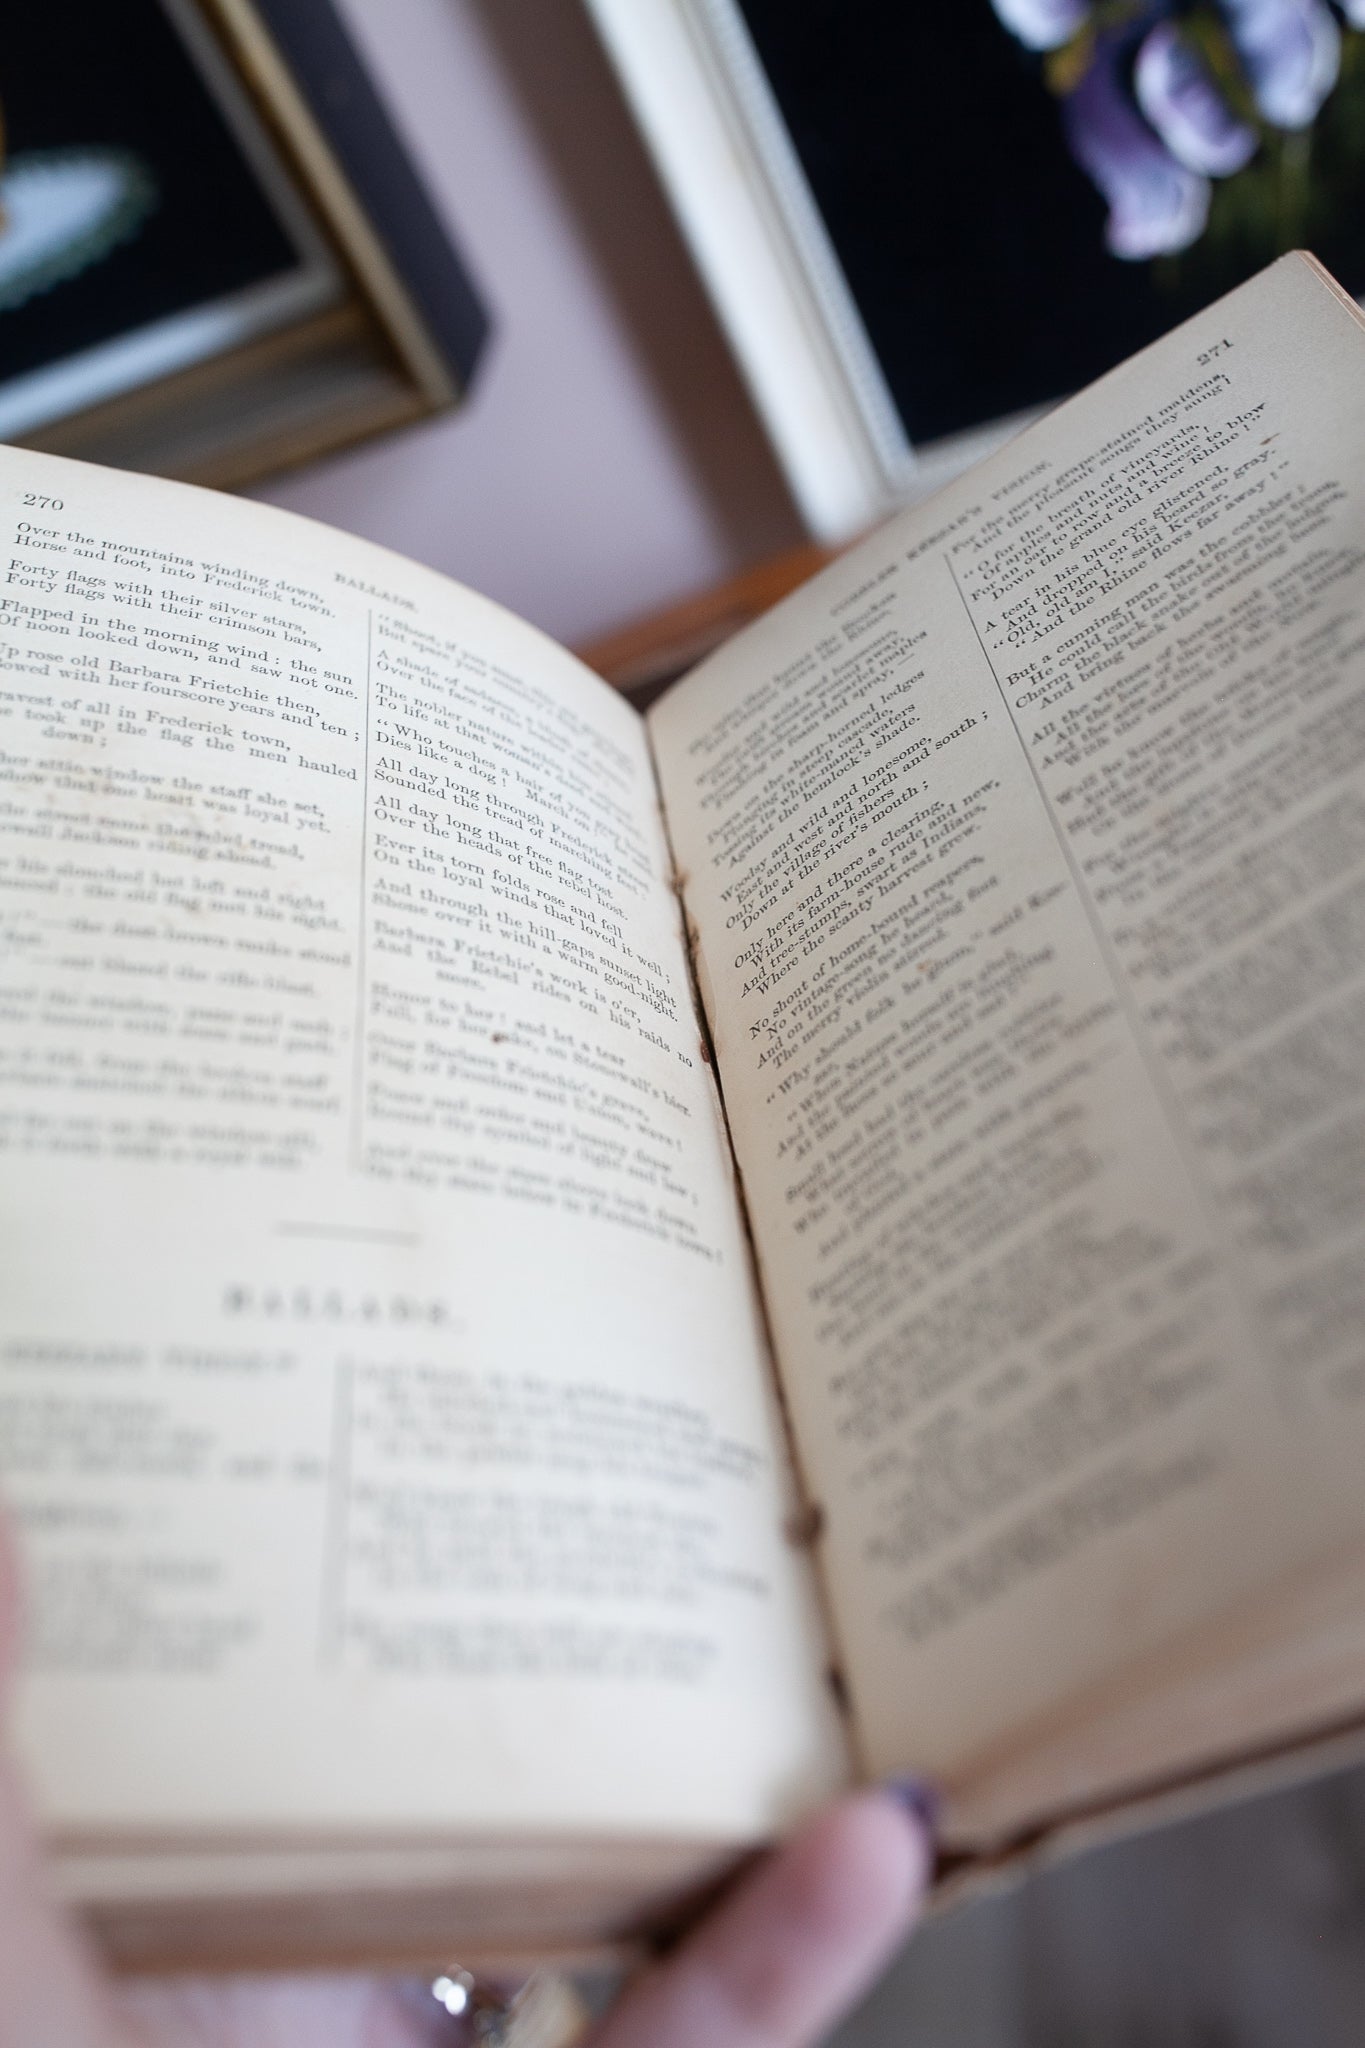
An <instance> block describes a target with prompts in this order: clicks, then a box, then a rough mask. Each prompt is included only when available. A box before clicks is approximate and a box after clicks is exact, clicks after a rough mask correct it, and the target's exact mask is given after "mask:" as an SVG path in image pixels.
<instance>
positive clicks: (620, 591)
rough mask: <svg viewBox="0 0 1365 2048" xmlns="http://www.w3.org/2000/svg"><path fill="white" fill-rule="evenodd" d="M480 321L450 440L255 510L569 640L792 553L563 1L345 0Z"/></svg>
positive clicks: (664, 217) (696, 310) (707, 333)
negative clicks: (478, 306) (770, 556)
mask: <svg viewBox="0 0 1365 2048" xmlns="http://www.w3.org/2000/svg"><path fill="white" fill-rule="evenodd" d="M342 5H343V12H344V13H345V15H346V17H347V19H348V21H349V23H350V25H351V28H352V30H353V32H354V34H355V35H356V38H357V40H358V41H359V42H360V44H361V46H362V49H363V51H364V53H365V55H366V57H367V59H368V60H369V62H370V65H371V69H372V73H373V76H374V78H375V81H376V84H377V85H378V87H379V89H380V91H381V92H382V93H383V94H384V96H385V99H386V100H387V102H388V104H389V107H390V110H391V112H392V114H393V116H394V118H395V120H396V122H397V123H398V125H399V127H400V129H401V130H402V132H403V134H404V136H405V137H406V139H407V142H408V144H409V146H410V148H411V149H412V151H413V154H414V156H415V158H416V160H417V162H418V164H419V167H420V168H421V170H422V171H423V174H424V176H425V177H426V179H427V182H428V184H429V187H430V190H431V193H432V196H433V199H434V200H435V202H436V204H437V205H438V207H440V208H441V209H442V210H443V211H444V212H445V213H446V214H447V216H448V218H449V220H450V222H451V224H452V226H453V227H454V228H455V230H456V231H457V233H458V237H459V241H460V245H461V247H462V248H463V249H464V251H465V254H466V256H467V258H468V260H469V263H470V265H471V268H472V269H473V271H474V273H475V276H476V277H477V279H478V282H479V285H480V288H481V290H482V292H483V294H484V296H485V299H486V301H487V303H488V305H489V306H490V308H491V310H492V313H493V318H494V321H495V323H496V332H495V334H494V336H493V338H492V341H491V343H490V344H489V346H488V349H487V353H486V355H485V358H484V362H483V366H482V369H481V372H480V374H479V377H478V379H477V383H476V387H475V390H474V393H473V396H472V397H471V399H470V400H469V402H468V404H467V405H466V406H465V407H464V408H463V410H462V411H461V412H459V413H457V414H454V415H452V416H451V417H450V418H448V419H444V420H438V421H435V422H433V423H431V424H429V425H425V426H422V427H418V428H414V429H411V430H409V431H407V432H405V433H403V434H400V435H396V436H391V437H389V438H388V439H386V440H384V441H380V442H376V443H373V444H371V445H370V446H369V447H367V448H364V449H361V450H358V451H356V452H353V453H351V454H347V455H344V456H341V457H335V458H332V459H331V460H329V461H327V462H325V463H321V464H317V465H314V466H313V467H311V468H309V469H306V470H300V471H297V472H294V473H292V474H290V475H288V476H285V477H282V478H279V479H278V480H276V481H274V482H272V483H270V484H268V485H266V486H264V487H262V488H261V490H260V491H259V492H258V495H259V496H261V497H264V498H268V499H270V500H271V501H272V502H274V503H275V504H279V505H287V506H289V507H291V508H292V509H294V510H296V511H300V512H307V513H309V514H311V515H312V516H314V517H315V518H319V519H325V520H329V521H330V522H331V523H332V524H334V525H337V526H343V527H347V528H350V529H351V530H352V531H353V532H356V533H360V534H364V535H365V536H367V537H368V538H369V539H372V540H377V541H381V542H383V543H384V544H385V545H386V546H389V547H393V548H396V549H398V550H399V551H400V552H401V553H403V554H407V555H412V556H415V557H417V558H418V559H420V560H422V561H425V562H429V563H431V564H432V565H433V566H434V567H436V568H438V569H443V570H445V571H447V572H448V573H449V574H450V575H452V576H456V577H458V578H460V579H461V580H462V581H464V582H467V583H471V584H473V585H474V586H475V587H476V588H478V589H480V590H483V591H485V592H487V593H488V594H489V595H490V596H493V597H496V598H498V599H500V600H501V601H502V602H503V603H505V604H508V605H510V606H511V607H512V608H513V609H514V610H516V611H519V612H521V613H523V614H524V615H525V616H526V617H528V618H531V619H533V620H534V621H535V622H536V623H537V624H538V625H541V626H543V627H545V628H546V629H547V630H548V631H549V632H551V633H554V634H555V635H556V636H557V637H559V638H560V639H564V640H575V639H582V638H585V637H588V636H590V635H592V634H595V633H598V632H601V631H603V630H606V629H607V628H609V627H611V626H614V625H616V624H618V623H620V622H621V621H622V620H624V619H627V618H630V617H632V616H634V615H635V614H637V613H639V612H642V611H647V610H650V609H652V608H653V607H655V606H657V605H660V604H664V603H667V602H668V601H669V600H671V599H673V598H676V597H680V596H683V595H686V594H687V593H689V592H691V591H693V590H696V589H699V588H701V587H703V586H704V585H706V584H708V583H711V582H714V581H716V580H717V579H719V578H721V577H723V576H726V575H729V574H732V573H734V571H735V570H737V569H739V568H741V567H743V566H744V565H745V564H746V563H747V562H749V561H751V560H754V559H756V558H757V557H759V556H760V555H762V554H765V553H769V552H772V551H773V550H775V549H777V548H779V547H782V546H787V545H790V544H791V543H792V542H794V541H795V540H797V539H799V538H800V528H799V523H798V521H797V517H796V514H795V512H794V511H793V509H792V507H791V504H790V501H789V499H788V498H787V495H786V492H785V489H784V486H783V484H782V482H781V480H780V478H779V476H778V473H777V469H776V466H775V464H774V462H773V459H772V456H771V455H770V453H769V452H768V449H767V446H766V444H765V442H764V440H763V437H762V433H761V430H760V428H759V426H758V424H757V422H756V420H755V418H754V415H753V412H752V410H751V408H750V405H749V402H748V399H747V397H746V395H745V393H744V391H743V389H742V387H741V385H740V381H739V378H738V376H737V374H736V372H735V370H734V368H733V365H732V363H731V360H730V358H729V355H728V354H727V352H726V349H725V345H724V343H723V341H722V340H721V338H720V335H719V333H718V331H717V328H716V326H715V323H714V321H713V319H712V317H711V314H710V310H709V308H708V306H707V304H706V302H705V299H704V297H703V295H702V292H701V288H700V286H699V285H698V284H697V282H696V280H695V278H694V277H693V275H692V272H691V270H690V268H689V265H688V261H687V257H686V255H685V253H684V251H683V248H682V245H681V242H680V241H679V239H678V235H677V232H676V230H675V228H674V227H673V224H672V221H671V218H670V217H669V214H668V212H667V208H666V206H665V203H664V200H663V198H662V196H661V194H660V192H659V190H658V187H657V185H656V183H655V181H654V178H653V175H652V173H651V171H650V168H649V165H648V161H647V159H646V157H645V155H644V152H643V150H642V148H641V145H640V143H639V141H638V140H637V138H636V135H635V132H634V130H633V128H632V126H631V123H630V117H629V115H628V113H627V112H626V110H625V108H624V106H623V104H622V102H621V100H620V98H619V96H618V94H617V91H616V88H615V83H614V80H613V77H612V74H611V73H610V71H609V69H608V67H607V64H606V61H605V59H604V57H603V56H602V54H601V51H600V49H599V47H598V45H597V42H596V40H595V37H594V35H593V32H592V29H591V27H590V26H589V24H588V22H587V20H586V18H585V16H584V15H583V13H582V11H581V9H580V7H579V5H578V0H342Z"/></svg>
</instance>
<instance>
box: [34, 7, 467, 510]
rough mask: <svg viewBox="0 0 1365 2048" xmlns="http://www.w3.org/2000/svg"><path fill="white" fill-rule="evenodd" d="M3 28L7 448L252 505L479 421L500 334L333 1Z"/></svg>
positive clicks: (77, 14)
mask: <svg viewBox="0 0 1365 2048" xmlns="http://www.w3.org/2000/svg"><path fill="white" fill-rule="evenodd" d="M6 17H7V18H6V19H5V20H4V21H3V23H0V118H3V122H4V149H5V156H4V160H3V164H0V209H3V217H2V218H0V440H8V441H14V442H19V443H21V444H23V445H25V446H29V447H36V448H42V449H46V450H48V451H50V452H53V453H56V454H64V455H75V456H80V457H84V458H86V459H89V460H94V461H100V462H106V463H110V464H112V465H114V466H116V467H123V468H132V469H142V470H151V471H155V472H157V473H160V474H163V475H168V476H177V477H182V478H188V479H190V480H192V481H195V482H200V483H208V484H214V485H219V486H227V487H231V486H236V485H241V484H246V483H249V482H251V481H252V480H253V479H255V478H258V477H260V476H263V475H265V474H268V473H270V472H272V471H275V470H278V469H281V468H284V467H287V466H289V465H291V464H293V463H296V462H300V461H304V460H307V459H310V458H312V457H314V456H317V455H321V454H324V453H326V452H328V451H330V450H332V449H335V448H338V447H341V446H344V445H347V444H349V443H352V442H355V441H357V440H360V439H363V438H365V437H367V436H368V435H371V434H375V433H379V432H382V431H385V430H388V429H391V428H394V427H397V426H401V425H403V424H406V423H408V422H411V421H414V420H418V419H421V418H423V417H426V416H428V415H430V414H433V413H436V412H439V411H442V410H444V409H446V408H448V407H450V406H453V405H455V404H457V403H458V402H459V401H460V399H461V398H462V396H463V395H464V393H465V391H466V389H467V388H468V384H469V381H470V378H471V376H472V374H473V372H474V368H475V365H476V363H477V361H478V359H479V356H480V353H481V350H482V347H483V344H484V341H485V339H486V336H487V332H488V321H487V317H486V315H485V313H484V310H483V307H482V305H481V302H480V299H479V296H478V294H477V292H476V290H475V287H474V285H473V283H472V281H471V279H470V277H469V274H468V271H467V269H466V266H465V264H464V262H463V260H462V259H461V257H460V255H459V253H458V251H457V250H456V249H455V247H454V246H453V243H452V240H451V236H450V233H449V231H448V229H447V228H446V227H445V225H444V224H443V223H442V222H441V220H440V219H439V217H438V216H437V214H436V212H435V210H434V208H433V206H432V204H431V201H430V199H429V197H428V195H427V193H426V192H425V190H424V189H423V187H422V184H421V181H420V179H419V177H418V175H417V173H416V171H415V170H414V168H413V166H412V163H411V161H410V159H409V158H408V155H407V153H406V151H405V149H404V147H403V145H402V143H401V141H400V139H399V137H398V135H397V133H396V132H395V129H394V127H393V124H392V123H391V121H390V120H389V118H388V116H387V114H386V112H385V110H384V108H383V106H382V104H381V102H380V101H379V99H378V97H377V95H376V93H375V91H374V88H373V86H372V84H371V82H370V80H369V77H368V75H367V74H366V71H365V69H364V66H363V65H362V63H361V61H360V58H359V57H358V55H357V53H356V50H355V48H354V46H353V45H352V43H351V42H350V40H349V37H348V36H347V34H346V32H345V29H344V28H343V26H342V23H341V21H340V20H339V18H338V16H337V14H336V12H335V11H334V9H333V7H332V5H331V4H330V0H120V4H119V6H118V7H117V8H111V7H109V6H108V5H107V4H104V0H46V4H45V5H44V6H43V7H42V8H41V9H36V8H34V9H14V10H6Z"/></svg>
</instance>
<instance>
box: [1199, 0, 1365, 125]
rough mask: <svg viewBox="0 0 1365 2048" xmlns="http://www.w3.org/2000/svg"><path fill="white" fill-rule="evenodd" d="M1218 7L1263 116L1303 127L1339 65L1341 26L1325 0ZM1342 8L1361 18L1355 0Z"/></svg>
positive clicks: (1244, 0)
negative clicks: (1222, 13)
mask: <svg viewBox="0 0 1365 2048" xmlns="http://www.w3.org/2000/svg"><path fill="white" fill-rule="evenodd" d="M1223 12H1224V13H1225V14H1226V15H1227V18H1228V28H1229V31H1230V33H1231V35H1232V40H1233V42H1234V43H1235V44H1236V46H1237V53H1238V55H1239V57H1240V58H1241V60H1242V65H1243V68H1244V69H1245V71H1246V74H1247V79H1248V81H1249V83H1250V85H1251V90H1252V92H1253V93H1254V95H1255V98H1256V104H1257V106H1258V107H1259V108H1260V110H1261V112H1262V113H1263V114H1264V115H1265V118H1266V120H1267V121H1270V122H1272V123H1273V124H1274V126H1275V127H1276V128H1307V127H1308V126H1309V125H1310V123H1311V122H1312V121H1313V120H1314V119H1315V118H1316V116H1317V112H1318V109H1319V107H1321V105H1322V103H1323V101H1324V100H1325V99H1326V97H1327V95H1328V93H1329V92H1330V91H1331V90H1332V87H1333V86H1334V85H1335V84H1336V82H1337V75H1338V73H1339V71H1340V69H1341V30H1340V29H1339V28H1338V27H1337V25H1336V22H1335V20H1334V19H1333V17H1332V15H1331V14H1330V13H1329V11H1328V9H1327V6H1326V0H1223ZM1346 12H1347V15H1348V18H1349V19H1350V20H1352V21H1354V20H1356V19H1357V17H1358V16H1359V17H1361V18H1365V7H1362V6H1361V4H1360V0H1352V5H1350V6H1348V7H1347V9H1346Z"/></svg>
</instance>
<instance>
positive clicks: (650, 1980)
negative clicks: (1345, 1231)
mask: <svg viewBox="0 0 1365 2048" xmlns="http://www.w3.org/2000/svg"><path fill="white" fill-rule="evenodd" d="M931 1862H932V1845H931V1843H930V1840H929V1837H928V1834H927V1832H926V1830H925V1828H924V1826H923V1823H922V1820H921V1819H919V1818H917V1817H916V1814H915V1813H914V1812H913V1811H911V1810H908V1808H907V1805H906V1803H905V1802H898V1801H897V1800H896V1799H894V1798H892V1797H889V1796H887V1795H886V1794H885V1793H861V1794H857V1795H855V1796H854V1797H851V1798H847V1799H843V1800H840V1801H839V1802H838V1803H837V1804H836V1805H834V1806H831V1807H827V1808H826V1809H825V1811H824V1812H823V1813H822V1814H819V1815H817V1817H816V1818H815V1819H814V1820H813V1821H811V1822H809V1823H808V1824H807V1825H806V1827H804V1828H803V1829H802V1830H801V1831H800V1833H799V1834H797V1835H795V1836H794V1837H793V1838H792V1840H791V1841H790V1842H788V1843H787V1844H786V1845H785V1847H783V1848H781V1849H779V1850H777V1851H776V1852H775V1853H774V1854H773V1855H772V1856H770V1857H769V1858H768V1859H767V1860H766V1861H765V1862H764V1863H762V1864H761V1865H760V1866H759V1868H758V1869H757V1870H756V1871H755V1872H753V1873H752V1874H751V1875H750V1876H749V1877H748V1878H747V1880H745V1881H744V1882H743V1883H742V1884H741V1885H740V1886H739V1887H738V1889H737V1890H736V1891H735V1892H734V1893H733V1894H732V1895H731V1896H730V1898H729V1899H727V1900H726V1901H725V1903H724V1904H723V1905H722V1906H720V1907H719V1908H718V1909H717V1910H716V1911H715V1912H714V1913H713V1914H712V1915H711V1917H710V1919H709V1920H707V1921H706V1922H704V1923H703V1925H702V1926H701V1927H700V1928H699V1929H698V1931H697V1933H696V1934H694V1935H693V1936H692V1938H691V1939H690V1940H689V1941H688V1942H687V1943H686V1944H685V1945H684V1946H683V1948H682V1949H681V1950H680V1951H679V1952H678V1954H677V1955H676V1956H674V1957H672V1958H671V1959H670V1960H669V1961H668V1962H666V1963H663V1964H660V1965H659V1966H658V1968H656V1969H654V1970H652V1971H650V1972H648V1973H647V1974H646V1975H645V1976H644V1977H642V1978H641V1979H640V1980H639V1982H638V1983H636V1984H635V1985H634V1986H632V1987H631V1988H630V1989H629V1990H628V1991H627V1992H626V1994H625V1996H624V1998H623V1999H622V2001H621V2003H620V2005H619V2006H617V2007H616V2008H615V2010H614V2011H613V2012H612V2013H611V2015H610V2017H609V2018H608V2020H607V2022H606V2024H605V2026H604V2027H603V2029H602V2031H601V2033H600V2034H598V2035H594V2036H593V2044H594V2048H698V2044H700V2043H703V2042H704V2043H705V2044H706V2048H809V2044H811V2043H813V2042H815V2041H817V2040H821V2039H823V2038H824V2036H825V2034H826V2033H827V2031H828V2029H829V2028H830V2027H831V2026H832V2025H833V2023H834V2022H835V2020H836V2019H838V2018H839V2017H840V2016H841V2014H842V2013H844V2012H845V2011H847V2009H848V2008H849V2007H850V2006H851V2005H853V2004H854V2002H855V2001H856V2000H857V1999H858V1998H859V1997H861V1995H862V1994H863V1992H864V1991H866V1990H867V1988H868V1986H869V1985H870V1984H871V1982H872V1979H873V1977H874V1976H875V1975H876V1973H877V1972H878V1971H879V1970H880V1969H881V1968H882V1967H883V1966H884V1965H885V1964H886V1963H887V1962H888V1961H889V1960H890V1957H891V1954H892V1951H893V1950H894V1949H895V1947H896V1945H897V1944H898V1943H899V1942H900V1941H902V1940H903V1939H904V1937H905V1935H906V1934H907V1933H908V1932H909V1930H910V1927H911V1925H912V1923H913V1922H914V1920H915V1918H916V1916H917V1915H918V1912H919V1908H920V1905H921V1903H922V1900H923V1896H924V1891H925V1887H926V1884H927V1881H928V1877H929V1870H930V1865H931Z"/></svg>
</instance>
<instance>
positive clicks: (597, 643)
mask: <svg viewBox="0 0 1365 2048" xmlns="http://www.w3.org/2000/svg"><path fill="white" fill-rule="evenodd" d="M833 559H834V556H833V552H832V551H831V550H830V549H829V548H822V547H817V546H816V545H815V543H814V542H807V543H805V544H804V545H802V546H800V547H795V548H789V549H787V550H786V551H785V552H784V553H782V554H779V555H773V556H771V557H770V558H769V559H768V560H767V561H763V562H759V563H758V564H757V565H756V566H755V567H753V568H751V569H746V570H745V571H744V572H743V573H742V574H741V575H738V576H732V577H730V578H728V579H727V580H726V581H725V582H724V583H720V584H717V585H716V586H715V588H714V589H711V590H703V591H700V592H698V593H697V595H696V596H694V597H689V598H685V599H684V600H683V601H682V602H681V603H680V604H673V605H668V606H667V607H666V608H665V609H664V610H662V611H658V612H652V613H650V614H649V615H648V616H646V617H644V618H639V619H632V620H631V621H630V622H629V623H628V624H627V625H625V626H623V627H621V628H620V629H619V630H618V631H616V632H614V633H608V634H606V635H605V636H604V637H603V638H601V639H598V640H592V641H589V642H587V643H586V644H585V645H583V646H581V647H578V648H576V649H575V650H574V651H575V653H576V654H577V655H578V657H579V659H580V660H582V661H585V662H586V663H587V664H588V667H589V668H591V669H596V671H597V673H598V675H600V676H604V677H605V678H606V680H607V681H608V682H609V683H611V684H612V685H613V686H614V687H615V688H616V689H618V690H620V691H622V692H623V694H624V695H625V696H627V697H629V698H630V700H631V702H632V703H633V704H638V705H639V706H640V707H641V708H642V709H643V707H644V705H645V704H647V703H649V702H651V700H652V699H653V698H654V697H657V696H658V694H659V692H660V691H661V690H663V689H666V688H667V686H668V684H669V683H671V682H673V681H675V679H676V678H677V677H678V676H680V675H683V674H684V673H685V672H686V671H687V670H688V669H689V668H693V667H695V666H696V664H697V663H698V662H699V661H703V660H705V658H706V656H707V655H708V654H710V653H711V652H712V651H713V650H714V649H715V648H717V647H719V646H720V645H721V643H722V642H723V641H725V640H728V639H729V638H730V637H731V635H732V634H734V633H738V632H739V631H740V629H741V627H744V626H747V625H748V624H749V623H750V622H751V620H753V619H757V618H760V617H761V616H762V614H763V613H764V612H766V611H768V610H769V609H770V608H771V607H772V606H773V605H775V604H776V603H777V602H778V600H779V598H783V597H786V596H787V594H788V592H789V591H793V590H795V589H796V588H797V586H798V585H799V584H802V583H804V582H806V581H807V579H808V578H809V577H811V576H813V575H814V574H815V572H816V571H817V569H823V568H824V566H825V564H826V562H830V561H832V560H833Z"/></svg>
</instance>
